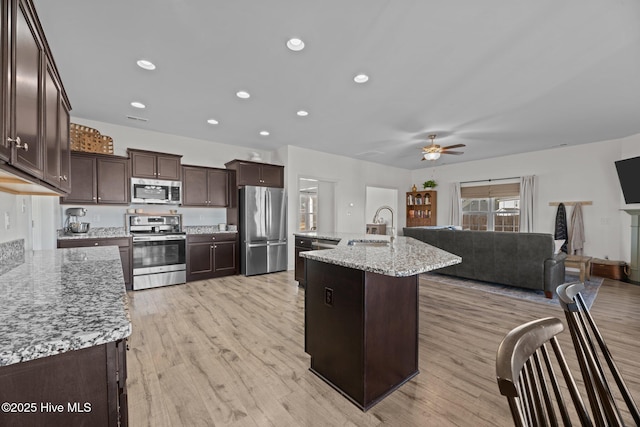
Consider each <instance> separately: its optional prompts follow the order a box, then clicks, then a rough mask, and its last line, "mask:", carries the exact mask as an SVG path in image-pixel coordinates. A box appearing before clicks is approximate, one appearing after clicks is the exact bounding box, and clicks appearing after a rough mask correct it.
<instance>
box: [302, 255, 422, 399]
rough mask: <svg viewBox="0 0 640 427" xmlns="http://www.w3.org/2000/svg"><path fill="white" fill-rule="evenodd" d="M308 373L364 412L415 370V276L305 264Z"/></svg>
mask: <svg viewBox="0 0 640 427" xmlns="http://www.w3.org/2000/svg"><path fill="white" fill-rule="evenodd" d="M305 273H306V289H305V313H304V314H305V351H306V352H307V353H308V354H309V355H310V356H311V371H312V372H314V373H315V374H317V375H318V376H319V377H320V378H322V379H323V380H324V381H326V382H327V383H328V384H329V385H330V386H332V387H333V388H335V389H337V390H339V391H340V392H341V393H342V394H343V395H345V396H346V397H347V398H348V399H349V400H350V401H351V402H353V403H354V404H355V405H356V406H358V407H359V408H360V409H363V410H367V409H369V408H371V407H372V406H373V405H375V404H376V403H378V402H379V401H380V400H382V399H383V398H384V397H386V396H387V395H388V394H390V393H391V392H393V391H394V390H396V389H397V388H398V387H400V386H401V385H402V384H404V383H405V382H407V381H409V380H410V379H411V378H413V377H414V376H416V375H417V374H418V373H419V371H418V276H410V277H391V276H385V275H382V274H377V273H371V272H367V271H362V270H356V269H353V268H347V267H342V266H339V265H335V264H327V263H323V262H320V261H314V260H309V259H307V260H306V268H305Z"/></svg>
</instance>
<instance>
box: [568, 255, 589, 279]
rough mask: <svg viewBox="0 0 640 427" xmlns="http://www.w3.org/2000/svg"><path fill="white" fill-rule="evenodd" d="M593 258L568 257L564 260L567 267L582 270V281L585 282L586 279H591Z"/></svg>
mask: <svg viewBox="0 0 640 427" xmlns="http://www.w3.org/2000/svg"><path fill="white" fill-rule="evenodd" d="M591 259H592V258H591V257H590V256H581V255H567V257H566V258H565V260H564V266H565V267H571V268H579V269H580V281H581V282H584V281H585V279H586V280H589V279H591Z"/></svg>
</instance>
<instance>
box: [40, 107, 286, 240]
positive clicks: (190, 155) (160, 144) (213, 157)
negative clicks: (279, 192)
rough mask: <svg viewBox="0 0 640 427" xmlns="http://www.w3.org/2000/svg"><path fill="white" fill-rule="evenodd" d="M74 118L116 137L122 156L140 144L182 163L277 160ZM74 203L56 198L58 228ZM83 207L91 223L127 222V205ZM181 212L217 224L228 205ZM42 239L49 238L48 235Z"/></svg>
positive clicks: (193, 221) (192, 220)
mask: <svg viewBox="0 0 640 427" xmlns="http://www.w3.org/2000/svg"><path fill="white" fill-rule="evenodd" d="M71 122H73V123H77V124H81V125H85V126H89V127H91V128H94V129H97V130H98V131H99V132H100V133H101V134H102V135H108V136H110V137H111V138H113V147H114V154H115V155H119V156H126V155H127V148H137V149H141V150H149V151H158V152H161V153H174V154H180V155H182V164H189V165H197V166H207V167H217V168H224V167H225V166H224V164H225V163H226V162H228V161H230V160H233V159H245V160H248V159H249V158H250V157H251V153H252V152H257V153H258V154H260V156H261V157H262V160H263V161H265V162H267V163H269V162H274V163H278V161H275V160H273V159H272V152H270V151H266V150H256V149H253V148H247V147H239V146H234V145H228V144H221V143H217V142H213V141H204V140H199V139H193V138H186V137H183V136H176V135H169V134H164V133H159V132H153V131H148V130H144V129H138V128H132V127H125V126H118V125H113V124H110V123H104V122H97V121H93V120H87V119H82V118H78V117H72V118H71ZM280 164H282V163H280ZM71 206H72V205H60V204H59V203H57V202H56V206H55V209H54V215H55V224H56V227H57V228H61V227H62V226H63V224H64V221H65V219H66V216H65V215H64V211H65V209H66V208H68V207H71ZM84 207H86V208H87V210H88V212H87V216H86V217H85V219H84V221H86V222H89V223H91V226H92V227H123V226H124V213H125V211H126V209H127V206H98V205H96V206H92V205H86V206H84ZM131 207H133V208H142V209H144V210H145V211H146V212H167V211H168V209H169V208H168V207H162V206H149V205H131ZM178 213H180V214H182V218H183V223H184V225H215V224H219V223H226V222H227V219H226V218H227V215H226V209H224V208H222V209H221V208H192V207H184V208H183V207H179V208H178ZM43 240H45V242H46V239H43Z"/></svg>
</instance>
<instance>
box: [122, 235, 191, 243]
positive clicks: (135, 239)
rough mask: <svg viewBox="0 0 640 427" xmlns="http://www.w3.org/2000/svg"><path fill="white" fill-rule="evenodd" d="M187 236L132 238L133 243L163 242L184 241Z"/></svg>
mask: <svg viewBox="0 0 640 427" xmlns="http://www.w3.org/2000/svg"><path fill="white" fill-rule="evenodd" d="M186 239H187V236H153V237H147V236H138V237H134V238H133V241H134V242H165V241H167V240H186Z"/></svg>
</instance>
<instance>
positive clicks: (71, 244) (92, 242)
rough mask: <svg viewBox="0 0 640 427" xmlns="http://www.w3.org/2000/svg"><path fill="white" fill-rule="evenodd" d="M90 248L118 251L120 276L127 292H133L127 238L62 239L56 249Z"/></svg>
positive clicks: (129, 241)
mask: <svg viewBox="0 0 640 427" xmlns="http://www.w3.org/2000/svg"><path fill="white" fill-rule="evenodd" d="M90 246H117V247H118V250H119V251H120V262H121V263H122V275H123V276H124V284H125V286H126V287H127V290H128V291H131V290H133V270H132V258H131V257H132V256H133V252H132V245H131V238H129V237H111V238H99V239H62V240H58V248H86V247H90Z"/></svg>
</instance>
